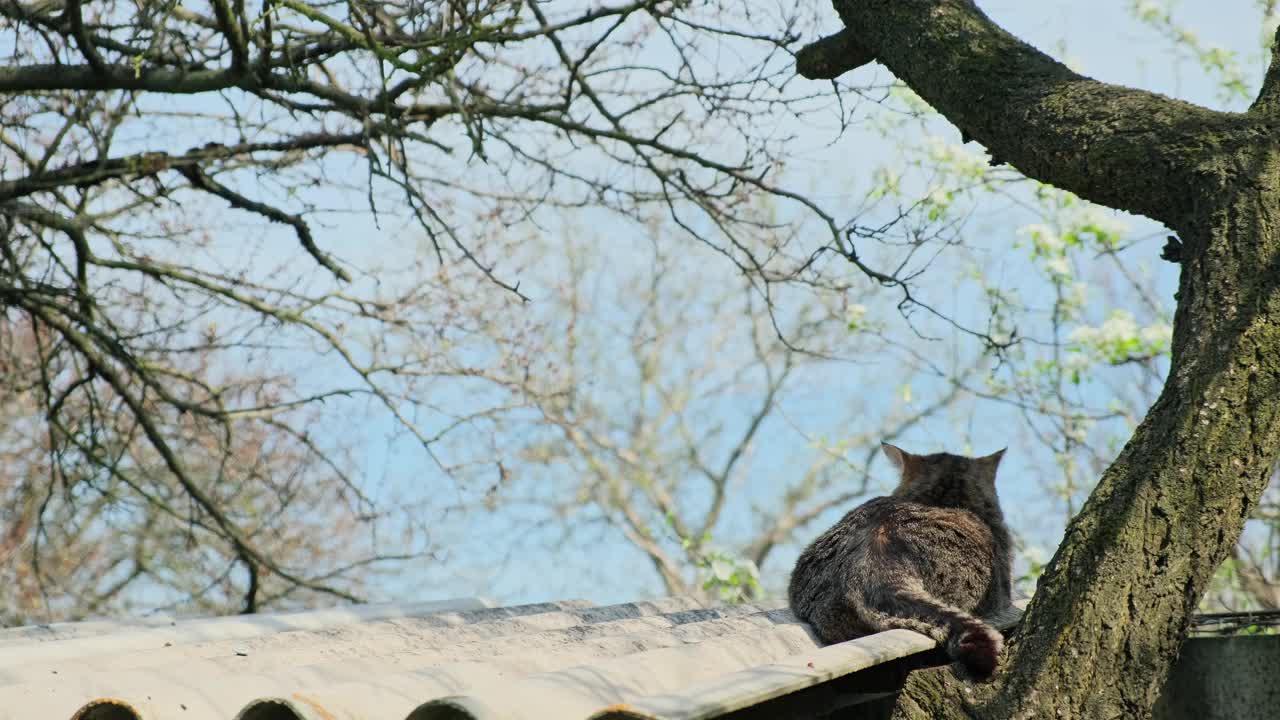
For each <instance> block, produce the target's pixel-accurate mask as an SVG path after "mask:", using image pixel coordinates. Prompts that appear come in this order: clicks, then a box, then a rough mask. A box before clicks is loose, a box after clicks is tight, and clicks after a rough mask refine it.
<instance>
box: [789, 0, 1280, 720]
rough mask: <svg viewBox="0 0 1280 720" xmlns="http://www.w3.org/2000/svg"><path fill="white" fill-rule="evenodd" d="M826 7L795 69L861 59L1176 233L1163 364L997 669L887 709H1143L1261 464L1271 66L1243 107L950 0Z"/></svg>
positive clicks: (1276, 395) (1275, 84)
mask: <svg viewBox="0 0 1280 720" xmlns="http://www.w3.org/2000/svg"><path fill="white" fill-rule="evenodd" d="M835 5H836V9H837V10H838V11H839V12H840V15H841V17H842V19H843V20H844V22H845V26H846V28H845V30H844V31H842V32H841V33H839V34H838V35H835V36H832V37H830V38H826V39H824V40H821V41H819V42H817V43H814V44H813V45H811V46H810V47H809V48H807V49H806V50H805V51H804V52H802V53H801V55H800V57H799V60H798V69H799V70H800V72H801V73H802V74H804V75H806V76H809V77H834V76H835V75H838V74H840V73H841V72H844V71H846V70H849V69H852V68H854V67H857V66H859V65H862V64H865V63H867V62H870V61H871V60H873V59H874V60H878V61H880V62H882V63H883V64H884V65H885V66H887V67H888V68H889V69H890V70H891V71H893V72H894V74H896V75H897V76H898V77H899V78H901V79H902V80H903V81H904V82H906V83H907V84H908V85H910V86H911V87H912V89H913V90H915V91H916V92H917V93H918V94H919V95H920V96H921V97H923V98H924V99H925V100H927V101H928V102H929V103H930V104H932V105H933V106H934V107H935V108H936V109H938V110H939V111H940V112H941V113H942V114H943V115H945V116H946V117H947V118H948V119H949V120H951V122H953V123H955V125H956V126H958V127H959V128H960V130H961V132H962V133H963V134H964V136H965V137H966V138H971V139H974V140H977V141H979V142H981V143H982V144H983V145H985V146H986V147H987V148H988V150H989V151H990V152H991V153H992V155H993V156H994V158H995V159H996V161H997V162H1001V161H1003V162H1009V163H1010V164H1012V165H1013V166H1014V167H1016V168H1017V169H1018V170H1020V171H1021V172H1023V173H1025V174H1027V175H1029V176H1031V177H1034V178H1036V179H1039V180H1042V181H1044V182H1047V183H1050V184H1053V185H1055V186H1057V187H1060V188H1063V189H1066V190H1070V191H1072V192H1075V193H1077V194H1078V195H1081V196H1082V197H1085V198H1087V199H1089V200H1092V201H1094V202H1098V203H1102V204H1105V205H1108V206H1110V207H1114V208H1121V209H1124V210H1129V211H1132V212H1136V213H1141V214H1143V215H1147V216H1149V217H1151V218H1154V219H1156V220H1159V221H1161V222H1163V223H1165V224H1166V225H1167V226H1168V227H1170V228H1171V229H1173V230H1174V231H1176V232H1177V233H1178V235H1179V237H1180V238H1181V241H1182V247H1181V252H1180V258H1179V259H1180V261H1181V265H1182V273H1181V278H1180V281H1179V288H1178V294H1177V296H1176V298H1177V312H1176V315H1175V320H1174V333H1173V358H1172V366H1171V370H1170V375H1169V378H1168V380H1167V381H1166V384H1165V387H1164V390H1163V392H1162V393H1161V395H1160V397H1159V399H1158V400H1157V401H1156V403H1155V405H1154V406H1152V408H1151V410H1150V412H1149V413H1148V414H1147V417H1146V418H1145V419H1144V420H1143V422H1142V424H1141V425H1140V426H1139V427H1138V429H1137V431H1136V432H1135V433H1134V435H1133V437H1132V438H1131V439H1130V441H1129V442H1128V444H1127V445H1126V446H1125V448H1124V450H1123V451H1122V452H1121V454H1120V456H1119V458H1118V459H1117V460H1116V462H1115V464H1114V465H1112V466H1111V467H1110V468H1109V469H1108V470H1107V471H1106V472H1105V473H1104V474H1103V476H1102V479H1101V480H1100V482H1099V484H1098V486H1097V488H1096V489H1095V490H1094V491H1093V493H1092V495H1091V496H1090V498H1089V500H1088V502H1087V503H1086V504H1085V506H1084V508H1083V509H1082V510H1081V511H1080V513H1079V514H1078V515H1077V516H1076V517H1075V518H1074V519H1073V520H1072V521H1071V523H1070V525H1069V526H1068V528H1067V532H1066V537H1065V539H1064V540H1063V542H1062V545H1061V546H1060V547H1059V548H1058V551H1057V553H1056V554H1055V556H1054V558H1053V560H1052V561H1051V562H1050V563H1049V565H1048V567H1047V568H1046V570H1045V573H1044V575H1043V576H1042V577H1041V580H1040V584H1039V587H1038V588H1037V590H1036V594H1035V598H1034V600H1033V602H1032V603H1031V605H1030V607H1029V608H1028V611H1027V615H1026V618H1025V620H1024V623H1023V627H1022V630H1021V631H1020V633H1019V635H1018V637H1017V638H1016V639H1015V641H1014V642H1013V643H1012V644H1011V646H1010V649H1009V651H1008V653H1007V654H1006V656H1005V661H1004V669H1003V671H1002V673H1001V674H1000V675H999V676H998V678H997V681H996V683H994V684H993V685H991V686H987V687H981V688H975V687H972V686H965V685H964V684H962V683H960V682H959V681H957V680H955V679H954V678H953V677H952V676H951V674H950V673H949V672H946V671H943V670H935V671H928V672H918V673H915V674H913V675H912V677H911V679H910V680H909V681H908V684H907V687H906V689H905V691H904V693H903V695H902V697H901V699H900V702H899V705H898V708H897V711H896V712H897V716H899V717H902V718H935V717H936V718H943V717H983V718H1004V717H1017V718H1042V717H1043V718H1050V717H1052V718H1089V719H1090V720H1092V719H1095V718H1137V717H1145V716H1148V715H1149V714H1150V709H1151V706H1152V705H1153V704H1154V702H1155V699H1156V696H1157V694H1158V693H1159V691H1160V688H1161V686H1162V684H1163V682H1164V680H1165V678H1166V677H1167V675H1168V671H1169V667H1170V664H1171V663H1172V661H1173V660H1174V659H1175V658H1176V656H1177V652H1178V648H1179V646H1180V645H1181V642H1182V640H1183V638H1184V636H1185V634H1186V629H1187V626H1188V621H1189V618H1190V615H1191V612H1192V611H1193V610H1194V608H1195V607H1196V604H1197V602H1198V601H1199V599H1200V597H1201V595H1202V594H1203V592H1204V590H1205V588H1206V586H1207V584H1208V582H1209V580H1210V578H1211V577H1212V575H1213V573H1214V570H1215V569H1216V568H1217V566H1218V565H1219V564H1220V563H1221V562H1222V561H1223V559H1225V558H1226V557H1227V555H1228V553H1229V552H1230V550H1231V548H1232V546H1233V545H1234V544H1235V543H1236V541H1237V540H1238V538H1239V535H1240V532H1241V529H1242V527H1243V524H1244V521H1245V520H1246V519H1247V518H1248V516H1249V513H1250V511H1251V510H1252V508H1253V507H1254V504H1255V503H1256V502H1257V501H1258V498H1259V496H1260V495H1261V494H1262V491H1263V490H1264V489H1265V487H1266V485H1267V481H1268V479H1269V478H1270V477H1271V475H1272V474H1273V473H1274V472H1275V471H1276V463H1277V459H1278V458H1280V60H1278V59H1277V58H1276V57H1273V61H1272V65H1271V67H1270V69H1269V70H1268V72H1267V75H1266V78H1265V80H1264V83H1263V87H1262V89H1261V91H1260V92H1259V95H1258V97H1257V99H1256V101H1255V102H1254V104H1253V106H1252V107H1251V108H1250V110H1249V111H1248V112H1245V113H1225V112H1217V111H1213V110H1209V109H1206V108H1202V107H1199V106H1195V105H1192V104H1189V103H1185V102H1180V101H1177V100H1172V99H1170V98H1167V97H1164V96H1161V95H1156V94H1153V93H1149V92H1145V91H1140V90H1134V89H1130V88H1124V87H1119V86H1114V85H1108V84H1105V83H1100V82H1097V81H1095V80H1091V79H1089V78H1085V77H1082V76H1080V75H1077V74H1075V73H1073V72H1072V71H1070V70H1068V69H1067V68H1066V67H1064V66H1062V65H1061V64H1059V63H1057V62H1056V61H1054V60H1052V59H1051V58H1049V57H1047V56H1045V55H1044V54H1042V53H1040V52H1039V51H1037V50H1035V49H1034V48H1032V47H1031V46H1029V45H1027V44H1026V43H1023V42H1022V41H1020V40H1018V39H1017V38H1015V37H1013V36H1012V35H1010V34H1008V33H1007V32H1005V31H1004V30H1002V29H1001V28H999V27H998V26H996V25H995V24H994V23H992V22H991V21H990V20H989V19H988V18H987V17H986V16H985V15H983V14H982V12H981V11H980V10H978V8H977V7H976V6H975V5H974V4H973V3H972V2H970V1H969V0H835ZM1277 52H1278V53H1280V44H1278V45H1277ZM1278 57H1280V56H1278Z"/></svg>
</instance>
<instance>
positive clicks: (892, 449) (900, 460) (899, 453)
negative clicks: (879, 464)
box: [880, 442, 911, 472]
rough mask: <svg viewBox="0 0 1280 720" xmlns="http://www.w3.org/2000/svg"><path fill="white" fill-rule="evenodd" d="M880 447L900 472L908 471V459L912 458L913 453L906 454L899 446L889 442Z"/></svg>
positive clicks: (881, 444)
mask: <svg viewBox="0 0 1280 720" xmlns="http://www.w3.org/2000/svg"><path fill="white" fill-rule="evenodd" d="M880 447H881V449H883V450H884V454H885V455H887V456H888V457H889V462H891V463H893V466H894V467H896V468H898V471H899V472H905V471H906V469H907V458H909V457H911V453H909V452H906V451H905V450H903V449H902V448H900V447H898V446H897V445H890V444H889V443H887V442H882V443H880Z"/></svg>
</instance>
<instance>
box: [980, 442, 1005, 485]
mask: <svg viewBox="0 0 1280 720" xmlns="http://www.w3.org/2000/svg"><path fill="white" fill-rule="evenodd" d="M1008 449H1009V448H1000V449H999V450H997V451H995V452H993V453H991V454H990V455H984V456H983V457H980V458H974V462H976V463H977V464H978V467H981V468H982V470H983V474H985V475H986V476H987V479H988V480H989V481H991V482H992V483H995V481H996V468H998V467H1000V458H1002V457H1004V451H1005V450H1008Z"/></svg>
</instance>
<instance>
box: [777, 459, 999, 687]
mask: <svg viewBox="0 0 1280 720" xmlns="http://www.w3.org/2000/svg"><path fill="white" fill-rule="evenodd" d="M883 447H884V452H885V454H886V455H888V456H889V459H890V460H891V461H893V464H894V465H895V466H896V467H897V468H898V470H900V471H901V473H902V479H901V481H900V482H899V484H898V487H897V488H896V489H895V490H894V491H893V493H892V494H891V495H889V496H888V497H878V498H874V499H872V500H870V501H868V502H866V503H865V504H863V505H861V506H859V507H857V508H854V509H853V510H851V511H850V512H849V513H848V514H846V515H845V516H844V518H842V519H841V520H840V521H839V522H838V523H836V524H835V525H834V526H833V527H832V528H831V529H830V530H827V531H826V532H825V533H823V534H822V535H820V536H819V537H818V539H817V540H814V541H813V543H812V544H811V545H809V547H808V548H806V549H805V551H804V552H803V553H801V554H800V559H799V560H798V561H796V567H795V570H794V571H792V573H791V584H790V587H789V588H788V596H789V599H790V602H791V609H792V611H793V612H794V613H795V614H796V616H797V617H799V618H800V619H801V620H804V621H805V622H807V623H809V625H810V626H811V627H812V628H813V630H814V632H816V633H817V635H818V637H819V638H820V639H821V640H822V641H823V642H825V643H836V642H842V641H845V640H848V639H850V638H854V637H858V636H860V635H867V634H870V633H875V632H880V631H882V630H889V629H892V628H904V629H907V630H914V631H916V632H919V633H923V634H925V635H928V636H929V637H931V638H933V639H935V640H937V641H938V643H939V644H941V645H942V646H943V647H945V648H946V650H947V654H948V655H950V656H951V658H952V659H953V660H956V661H958V662H959V663H961V664H962V665H963V666H964V667H965V669H966V670H967V671H968V673H969V675H970V676H971V677H972V678H973V679H975V680H986V679H989V678H990V677H991V675H992V673H993V672H995V669H996V665H997V663H998V661H999V656H1000V648H1001V645H1002V642H1003V641H1002V638H1001V636H1000V633H999V632H998V631H996V629H995V628H993V627H992V626H991V625H989V624H988V623H987V622H984V621H983V620H982V619H981V618H984V617H985V618H996V617H1006V616H1008V614H1009V613H1010V612H1011V609H1012V595H1011V593H1012V586H1013V580H1012V566H1013V556H1012V545H1011V542H1010V539H1009V530H1008V528H1007V527H1006V526H1005V523H1004V515H1003V514H1001V512H1000V504H999V502H998V500H997V498H996V485H995V479H996V468H997V467H998V466H999V464H1000V458H1001V456H1002V455H1004V450H1001V451H999V452H997V453H994V454H992V455H987V456H986V457H980V458H969V457H963V456H960V455H951V454H948V453H936V454H933V455H912V454H911V453H908V452H904V451H903V450H901V449H899V448H897V447H894V446H893V445H889V444H888V443H885V444H884V445H883Z"/></svg>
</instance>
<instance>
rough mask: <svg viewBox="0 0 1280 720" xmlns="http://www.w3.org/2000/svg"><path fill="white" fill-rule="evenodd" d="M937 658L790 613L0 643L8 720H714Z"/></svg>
mask: <svg viewBox="0 0 1280 720" xmlns="http://www.w3.org/2000/svg"><path fill="white" fill-rule="evenodd" d="M933 647H934V643H933V641H931V640H929V639H928V638H925V637H924V636H922V635H917V634H915V633H911V632H907V631H901V630H895V631H891V632H887V633H880V634H878V635H874V636H871V637H867V638H861V639H859V640H855V641H852V642H849V643H843V644H841V645H836V646H831V647H825V648H823V647H820V646H819V644H818V643H817V642H815V640H814V639H813V637H811V635H810V634H809V632H808V630H807V628H806V627H805V626H804V625H802V624H801V623H799V622H797V621H796V619H795V618H794V617H793V616H792V615H791V613H790V611H788V610H787V609H786V608H785V606H784V605H782V604H779V603H764V604H747V605H736V606H723V607H703V606H702V605H701V604H699V603H698V602H697V601H695V600H692V599H689V598H666V599H662V600H654V601H647V602H635V603H625V604H621V605H610V606H604V607H596V606H593V605H591V604H590V603H588V602H585V601H575V600H569V601H563V602H554V603H538V604H532V605H518V606H512V607H489V603H486V602H484V601H481V600H474V599H472V600H451V601H444V602H437V603H421V604H414V605H369V606H358V607H352V608H346V609H336V610H322V611H309V612H298V613H279V614H264V615H255V616H236V617H227V618H212V619H199V620H174V619H169V618H162V619H150V620H144V621H137V622H84V623H67V624H59V625H48V626H38V627H26V628H13V629H8V630H0V718H22V719H23V720H31V719H32V718H38V719H41V720H44V719H48V720H64V719H70V718H74V719H75V720H178V719H181V720H232V719H233V718H234V719H236V720H437V719H442V718H468V719H476V720H490V719H497V718H504V719H511V720H515V719H517V718H566V719H573V718H581V719H583V720H585V719H587V718H668V719H671V720H696V719H699V718H713V717H718V716H720V715H723V714H725V713H727V712H730V711H733V710H737V709H741V708H746V707H750V706H753V705H756V704H758V703H760V702H764V701H766V700H769V699H770V698H774V697H778V696H780V695H784V694H787V693H791V692H794V691H796V690H800V689H803V688H805V687H809V686H812V685H815V684H819V683H823V682H826V681H828V680H831V679H833V678H837V677H841V676H844V675H848V674H850V673H852V672H855V671H857V670H859V669H863V668H867V667H870V666H872V665H876V664H878V663H881V662H884V661H886V660H891V659H894V658H899V657H904V656H907V655H911V654H914V653H919V652H923V651H925V650H929V649H931V648H933Z"/></svg>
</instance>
